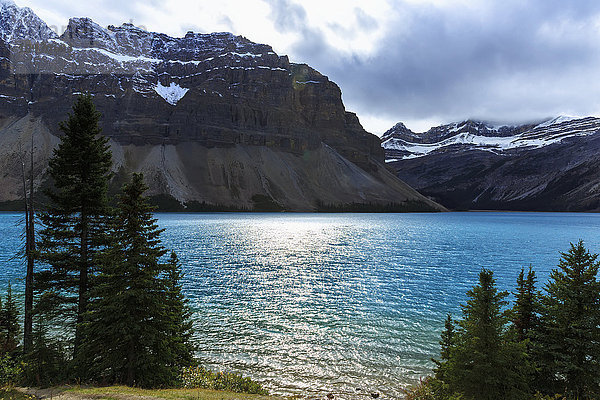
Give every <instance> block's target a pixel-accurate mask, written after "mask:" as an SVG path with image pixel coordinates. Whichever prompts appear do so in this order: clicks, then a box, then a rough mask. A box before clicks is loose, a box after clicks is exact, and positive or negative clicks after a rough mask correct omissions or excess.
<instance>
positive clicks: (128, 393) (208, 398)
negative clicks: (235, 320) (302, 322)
mask: <svg viewBox="0 0 600 400" xmlns="http://www.w3.org/2000/svg"><path fill="white" fill-rule="evenodd" d="M65 392H66V393H69V394H74V395H85V396H86V397H87V396H90V397H95V398H98V399H103V400H129V399H131V398H132V397H147V398H156V399H164V400H229V399H231V400H233V399H236V400H238V399H248V400H277V399H281V400H283V399H285V398H284V397H276V396H261V395H255V394H242V393H232V392H222V391H217V390H208V389H155V390H149V389H139V388H132V387H127V386H108V387H72V388H68V389H66V390H65ZM15 400H27V399H15Z"/></svg>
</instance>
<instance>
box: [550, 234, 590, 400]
mask: <svg viewBox="0 0 600 400" xmlns="http://www.w3.org/2000/svg"><path fill="white" fill-rule="evenodd" d="M597 258H598V255H597V254H590V253H589V252H588V251H587V250H586V248H585V246H584V244H583V242H582V241H579V242H578V243H577V244H576V245H573V244H571V248H570V249H569V251H567V252H566V253H562V258H561V260H560V262H559V264H558V268H557V269H554V270H553V271H552V273H551V275H550V281H549V282H548V284H547V285H546V294H545V295H544V297H543V299H542V301H543V313H542V329H541V341H542V346H543V350H544V351H543V353H542V354H541V356H542V357H543V359H542V365H543V366H544V375H545V376H547V377H548V378H550V382H548V383H547V384H546V390H547V389H548V388H549V389H550V390H553V391H555V392H561V393H565V394H566V395H567V396H568V398H569V399H597V398H598V397H599V396H600V282H598V280H597V275H598V268H599V267H600V263H599V262H598V261H597Z"/></svg>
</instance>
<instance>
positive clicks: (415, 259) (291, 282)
mask: <svg viewBox="0 0 600 400" xmlns="http://www.w3.org/2000/svg"><path fill="white" fill-rule="evenodd" d="M157 217H158V219H159V224H160V226H161V227H162V228H165V229H166V230H165V232H164V233H163V242H164V244H165V246H166V247H167V248H170V249H173V250H175V251H176V252H177V253H178V255H179V257H180V259H181V261H182V264H183V270H184V273H185V279H184V290H185V294H186V295H187V297H188V298H189V300H190V305H191V307H192V308H193V310H194V321H195V326H196V329H197V335H196V341H197V344H198V347H199V353H198V356H199V357H200V359H201V360H202V361H203V363H204V364H205V365H207V366H209V367H210V368H213V369H216V370H219V369H220V370H227V371H235V372H240V373H243V374H244V375H247V376H251V377H253V378H255V379H257V380H259V381H261V382H263V383H264V384H265V385H266V387H267V388H269V389H270V390H271V391H272V392H274V393H283V394H292V393H297V394H306V395H310V394H321V395H322V394H323V393H327V392H333V393H336V394H337V396H336V398H362V397H365V398H367V393H369V392H379V393H382V394H384V395H386V397H399V396H400V395H401V388H402V387H404V386H406V385H408V384H410V383H411V382H415V381H416V380H418V378H419V377H421V376H424V375H426V374H428V373H429V372H430V369H431V367H432V362H431V361H430V358H431V357H434V356H436V354H437V351H438V344H437V342H438V340H439V332H440V330H441V328H442V325H443V320H444V318H445V316H446V314H447V313H448V312H451V313H453V314H454V315H455V316H457V315H459V313H460V304H461V303H462V302H464V301H465V298H466V297H465V292H466V291H467V290H468V289H469V288H471V287H472V286H473V285H474V284H475V283H476V280H477V276H478V273H479V271H480V269H481V268H482V267H487V268H491V269H493V270H494V272H495V277H496V279H497V283H498V285H499V287H500V288H501V289H504V290H512V289H513V287H514V284H515V281H516V277H517V275H518V272H519V270H520V268H521V267H528V266H529V265H532V266H533V267H534V269H535V270H536V272H537V274H538V278H539V280H540V281H541V284H543V282H545V281H546V279H547V278H548V276H549V272H550V271H551V269H552V268H554V267H555V266H556V265H557V263H558V260H559V258H560V253H559V252H560V251H566V250H568V248H569V243H570V242H575V241H577V240H579V239H583V240H584V241H585V244H586V246H587V247H588V248H590V249H591V250H592V251H594V252H598V251H600V215H599V214H556V213H443V214H291V213H290V214H288V213H286V214H235V213H230V214H158V215H157ZM19 219H20V215H18V214H14V213H0V237H1V238H2V240H1V241H0V291H4V290H5V288H6V284H7V282H8V281H12V282H13V285H14V286H15V288H16V290H17V291H22V287H23V282H22V276H23V274H24V265H23V263H22V262H21V261H20V260H18V259H14V256H15V254H16V253H17V251H18V249H19V247H20V245H21V244H20V232H21V230H22V229H21V228H20V227H19V226H18V221H19ZM541 284H540V285H541ZM357 389H360V391H357Z"/></svg>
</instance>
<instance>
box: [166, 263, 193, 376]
mask: <svg viewBox="0 0 600 400" xmlns="http://www.w3.org/2000/svg"><path fill="white" fill-rule="evenodd" d="M164 267H165V271H164V273H163V278H162V279H163V285H164V287H165V290H166V295H167V299H166V303H165V306H166V307H165V312H166V315H165V322H166V328H167V329H166V330H167V334H166V337H167V341H166V343H167V348H168V351H169V352H171V353H172V355H173V361H174V364H173V365H174V366H176V367H179V366H190V365H192V364H193V363H194V358H193V354H194V350H195V348H194V346H193V345H192V334H193V329H192V322H191V319H190V318H191V314H192V313H191V311H190V309H189V307H188V304H187V299H186V298H185V297H184V295H183V293H182V291H181V290H182V286H181V279H182V276H183V275H182V273H181V264H180V263H179V259H178V258H177V254H175V252H171V256H170V258H169V262H168V263H167V264H165V265H164Z"/></svg>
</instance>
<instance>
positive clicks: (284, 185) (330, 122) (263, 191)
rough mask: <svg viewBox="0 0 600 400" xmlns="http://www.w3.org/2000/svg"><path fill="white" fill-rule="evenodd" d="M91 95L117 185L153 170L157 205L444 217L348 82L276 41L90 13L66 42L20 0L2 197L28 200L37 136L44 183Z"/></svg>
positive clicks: (0, 81)
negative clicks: (349, 208)
mask: <svg viewBox="0 0 600 400" xmlns="http://www.w3.org/2000/svg"><path fill="white" fill-rule="evenodd" d="M82 93H89V94H91V95H92V96H93V97H94V102H95V104H96V106H97V107H98V109H99V110H100V112H101V113H102V115H103V118H102V129H103V133H104V134H105V135H107V136H108V137H109V138H110V140H111V142H110V143H111V146H112V150H113V155H114V162H115V172H117V174H116V176H117V181H118V180H119V177H121V178H123V177H125V176H126V175H127V174H128V173H129V172H131V171H141V172H144V174H145V176H146V179H147V180H148V184H149V185H150V188H151V189H150V194H152V195H155V196H163V197H164V196H166V197H168V198H171V197H172V198H174V199H176V200H177V201H178V202H181V203H206V204H209V205H222V206H228V207H238V208H241V207H244V208H252V207H253V206H255V205H256V204H255V203H256V202H257V199H260V200H259V201H260V202H262V203H265V202H266V203H269V204H270V205H271V206H274V207H275V208H283V209H288V210H314V209H315V208H318V207H319V205H338V206H339V205H343V204H358V203H360V204H369V203H373V204H380V205H382V204H389V203H398V204H400V205H402V204H404V205H406V206H407V207H408V206H409V205H410V206H411V207H412V206H413V205H419V206H418V207H417V208H429V209H441V208H440V207H439V206H438V205H437V204H435V203H433V202H432V201H430V200H428V199H426V198H424V197H423V196H421V195H419V194H418V193H417V192H416V191H414V190H413V189H412V188H410V187H409V186H408V185H406V184H405V183H403V182H401V181H400V180H398V179H397V178H396V177H395V176H394V175H393V174H392V173H390V172H389V171H388V169H387V168H386V167H385V164H384V152H383V149H382V148H381V145H380V142H379V139H378V138H377V137H376V136H374V135H371V134H369V133H367V132H366V131H365V130H364V129H363V127H362V126H361V125H360V123H359V120H358V118H357V116H356V115H355V114H353V113H350V112H346V110H345V109H344V105H343V104H342V101H341V91H340V89H339V87H338V86H337V85H336V84H335V83H333V82H331V81H330V80H329V79H328V78H327V77H326V76H324V75H322V74H320V73H319V72H318V71H316V70H314V69H313V68H311V67H310V66H308V65H305V64H296V63H291V62H289V60H288V58H287V57H286V56H279V55H277V54H276V53H275V52H274V51H273V49H272V48H271V47H270V46H268V45H265V44H258V43H254V42H251V41H250V40H248V39H246V38H244V37H241V36H234V35H232V34H230V33H211V34H199V33H193V32H188V33H187V34H186V35H185V36H184V37H181V38H173V37H170V36H167V35H165V34H161V33H155V32H148V31H146V30H143V29H140V28H137V27H135V26H133V25H132V24H123V25H122V26H119V27H115V26H109V27H108V28H103V27H101V26H100V25H98V24H96V23H95V22H93V21H92V20H90V19H89V18H72V19H71V20H70V21H69V24H68V26H67V29H66V31H65V32H64V34H62V35H61V36H58V35H56V34H55V33H54V32H53V31H52V30H51V29H49V28H48V26H47V25H46V24H45V23H44V22H43V21H42V20H41V19H39V18H38V17H37V16H36V15H35V14H34V13H33V12H32V11H31V10H30V9H28V8H19V7H17V6H16V5H15V4H14V3H13V2H11V1H10V0H0V145H1V147H0V165H1V167H2V168H3V169H2V171H3V174H4V176H3V177H2V185H1V187H0V201H12V200H16V199H18V198H20V197H21V194H20V193H21V189H20V188H21V184H20V183H19V182H20V181H21V178H20V174H21V173H20V171H21V162H20V155H21V154H22V153H23V151H24V149H27V148H28V146H29V143H30V140H31V136H32V135H33V140H34V143H35V147H36V154H35V156H36V165H37V166H38V169H39V171H36V174H37V175H38V176H39V179H38V180H37V182H36V184H37V186H38V187H39V186H41V185H43V184H44V179H45V178H44V177H45V175H44V170H43V166H45V165H47V159H48V157H49V156H50V155H51V151H52V148H53V146H55V145H56V143H57V142H58V135H59V134H60V133H59V131H58V124H59V122H60V121H61V120H64V119H65V118H66V116H67V114H68V112H69V111H70V108H71V105H72V103H73V101H74V100H75V98H76V96H78V95H80V94H82ZM123 179H124V178H123ZM117 183H119V182H116V183H115V184H117ZM400 208H402V207H400Z"/></svg>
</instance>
